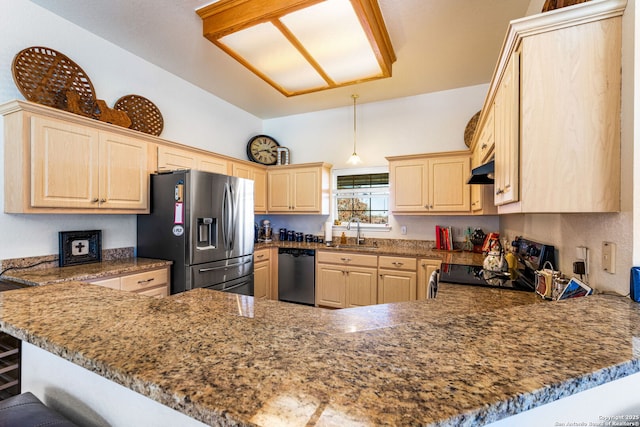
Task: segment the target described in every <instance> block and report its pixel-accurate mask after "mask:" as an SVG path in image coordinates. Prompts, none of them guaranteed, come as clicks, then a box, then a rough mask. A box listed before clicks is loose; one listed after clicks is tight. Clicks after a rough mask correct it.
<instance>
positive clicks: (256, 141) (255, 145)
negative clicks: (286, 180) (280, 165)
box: [247, 135, 280, 165]
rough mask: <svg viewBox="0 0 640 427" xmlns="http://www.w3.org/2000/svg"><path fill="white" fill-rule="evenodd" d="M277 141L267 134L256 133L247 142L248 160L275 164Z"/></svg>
mask: <svg viewBox="0 0 640 427" xmlns="http://www.w3.org/2000/svg"><path fill="white" fill-rule="evenodd" d="M279 146H280V144H278V142H277V141H276V140H275V139H273V138H271V137H270V136H267V135H256V136H254V137H253V138H251V139H250V140H249V142H248V143H247V156H248V157H249V160H251V161H253V162H256V163H261V164H263V165H275V164H276V160H277V159H278V153H277V149H278V147H279Z"/></svg>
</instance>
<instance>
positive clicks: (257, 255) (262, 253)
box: [253, 249, 271, 262]
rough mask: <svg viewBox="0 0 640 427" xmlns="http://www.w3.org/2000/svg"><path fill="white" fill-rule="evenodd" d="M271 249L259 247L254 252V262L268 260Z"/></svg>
mask: <svg viewBox="0 0 640 427" xmlns="http://www.w3.org/2000/svg"><path fill="white" fill-rule="evenodd" d="M270 254H271V251H270V250H269V249H258V250H257V251H255V252H254V253H253V262H260V261H268V260H269V259H270V258H271V256H270Z"/></svg>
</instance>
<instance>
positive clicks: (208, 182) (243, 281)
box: [136, 170, 255, 295]
mask: <svg viewBox="0 0 640 427" xmlns="http://www.w3.org/2000/svg"><path fill="white" fill-rule="evenodd" d="M137 226H138V227H137V234H138V236H137V239H138V242H137V252H136V255H137V256H139V257H145V258H158V259H166V260H171V261H173V266H172V268H171V293H172V294H176V293H179V292H184V291H187V290H190V289H195V288H210V289H215V290H220V291H225V292H234V293H239V294H244V295H253V239H254V233H255V231H254V212H253V181H251V180H248V179H242V178H236V177H232V176H226V175H220V174H215V173H209V172H202V171H196V170H185V171H175V172H169V173H161V174H154V175H151V213H150V214H148V215H138V224H137Z"/></svg>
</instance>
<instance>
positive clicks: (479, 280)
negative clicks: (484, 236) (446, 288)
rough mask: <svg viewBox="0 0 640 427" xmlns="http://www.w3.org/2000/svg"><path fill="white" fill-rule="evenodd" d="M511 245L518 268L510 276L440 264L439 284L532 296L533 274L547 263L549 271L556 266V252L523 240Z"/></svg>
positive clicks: (470, 266) (548, 246)
mask: <svg viewBox="0 0 640 427" xmlns="http://www.w3.org/2000/svg"><path fill="white" fill-rule="evenodd" d="M511 245H512V247H513V254H514V255H515V256H516V260H517V268H516V269H515V271H513V272H511V273H509V272H494V271H484V269H483V268H482V266H481V265H466V264H447V263H443V264H442V265H441V267H440V275H439V280H438V281H439V282H444V283H455V284H461V285H473V286H485V287H490V288H503V289H512V290H517V291H527V292H534V291H535V271H536V270H540V269H542V268H544V266H545V263H547V262H549V263H550V264H551V267H552V268H553V267H555V266H556V265H555V248H554V247H553V246H552V245H545V244H543V243H539V242H534V241H533V240H528V239H524V238H522V237H517V238H516V240H514V241H513V242H512V244H511Z"/></svg>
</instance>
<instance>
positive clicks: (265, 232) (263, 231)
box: [259, 219, 273, 243]
mask: <svg viewBox="0 0 640 427" xmlns="http://www.w3.org/2000/svg"><path fill="white" fill-rule="evenodd" d="M272 234H273V230H272V229H271V221H269V220H268V219H263V220H262V226H261V227H260V239H259V240H260V241H261V242H265V243H269V242H271V241H272Z"/></svg>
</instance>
